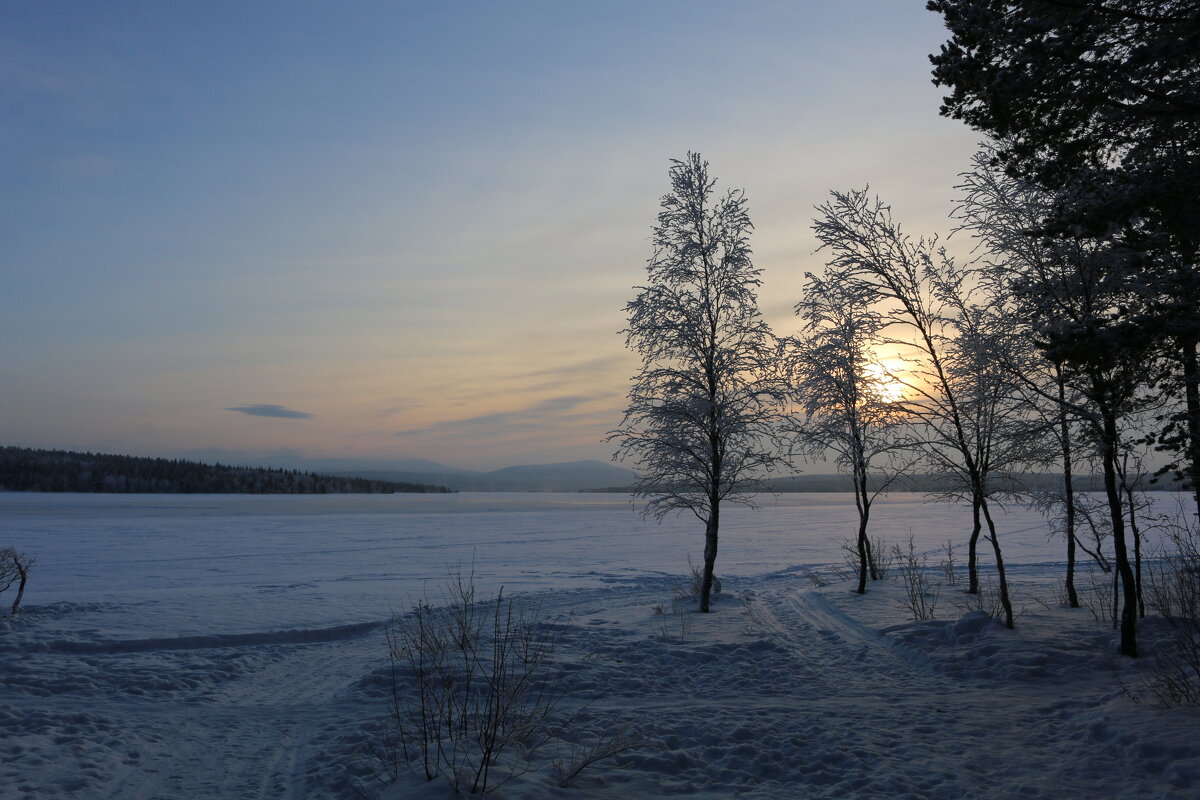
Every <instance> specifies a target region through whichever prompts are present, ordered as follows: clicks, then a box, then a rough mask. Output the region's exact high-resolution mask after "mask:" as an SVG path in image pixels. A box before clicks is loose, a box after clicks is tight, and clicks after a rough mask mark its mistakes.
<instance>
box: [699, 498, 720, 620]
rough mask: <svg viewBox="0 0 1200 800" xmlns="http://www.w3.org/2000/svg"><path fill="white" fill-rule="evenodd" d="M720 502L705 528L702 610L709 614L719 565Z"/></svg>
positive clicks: (715, 505)
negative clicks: (715, 567)
mask: <svg viewBox="0 0 1200 800" xmlns="http://www.w3.org/2000/svg"><path fill="white" fill-rule="evenodd" d="M719 502H720V501H713V503H712V511H711V513H710V514H709V517H708V524H707V525H705V526H704V582H703V583H702V584H701V585H700V610H701V611H702V612H704V613H706V614H707V613H708V601H709V598H710V597H711V596H712V586H713V566H714V565H715V564H716V563H717V526H718V525H719V524H720V506H719Z"/></svg>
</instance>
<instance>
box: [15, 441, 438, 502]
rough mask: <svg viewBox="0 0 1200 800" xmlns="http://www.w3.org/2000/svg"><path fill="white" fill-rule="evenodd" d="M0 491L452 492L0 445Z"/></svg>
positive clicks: (403, 484)
mask: <svg viewBox="0 0 1200 800" xmlns="http://www.w3.org/2000/svg"><path fill="white" fill-rule="evenodd" d="M0 491H18V492H20V491H29V492H113V493H136V494H166V493H170V494H392V493H396V492H421V493H424V492H449V491H451V490H450V489H448V488H446V487H444V486H435V485H429V484H425V483H419V482H415V483H410V482H407V481H383V480H371V479H367V478H361V477H350V476H336V475H318V474H315V473H312V472H300V471H298V470H286V469H267V468H262V467H234V466H227V465H224V464H201V463H199V462H197V461H184V460H180V459H165V458H142V457H139V456H122V455H109V454H103V453H78V452H72V451H68V450H37V449H33V448H28V447H0Z"/></svg>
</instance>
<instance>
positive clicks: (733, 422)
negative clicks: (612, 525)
mask: <svg viewBox="0 0 1200 800" xmlns="http://www.w3.org/2000/svg"><path fill="white" fill-rule="evenodd" d="M669 174H670V180H671V191H670V192H669V193H668V194H666V195H664V196H663V198H662V202H661V208H662V210H661V211H660V212H659V214H658V223H657V224H656V225H655V227H654V231H653V237H652V239H653V244H654V254H653V256H652V257H651V258H650V260H649V262H648V263H647V265H646V273H647V283H646V285H645V286H640V287H637V288H638V294H637V296H636V297H634V299H633V300H631V301H630V302H629V303H628V304H627V305H626V311H627V313H628V315H629V327H628V328H627V329H626V330H625V331H623V332H624V333H625V335H626V343H627V345H628V347H629V348H630V349H632V350H634V351H635V352H637V353H638V354H639V355H640V356H641V358H642V366H641V369H640V370H639V372H638V373H637V375H635V376H634V378H633V386H632V388H631V389H630V392H629V406H628V407H627V409H626V411H625V417H624V420H623V421H622V424H621V427H619V428H618V429H616V430H614V431H612V432H611V433H610V434H609V437H608V438H609V440H610V441H612V440H615V441H617V442H619V447H618V450H617V453H616V455H615V456H614V457H615V458H618V459H626V458H630V459H633V460H634V461H635V464H636V466H635V472H636V473H637V484H636V488H635V497H638V498H646V499H647V500H648V502H647V504H646V506H645V509H644V513H645V514H646V515H647V516H652V517H654V518H656V519H660V520H661V519H662V518H663V517H664V516H666V515H667V514H670V513H673V512H682V511H687V512H690V513H692V514H694V515H695V516H696V518H697V519H699V520H700V521H701V522H702V523H704V575H703V582H702V585H701V590H700V610H701V611H705V612H706V611H708V610H709V598H710V595H711V592H712V585H713V565H714V563H715V562H716V558H717V542H718V531H719V528H720V521H721V506H722V504H723V503H725V502H732V503H741V504H745V505H751V504H752V502H753V498H752V495H751V494H750V493H751V492H753V491H755V490H758V489H761V488H763V485H762V477H763V475H764V474H765V472H767V471H769V470H770V469H771V468H773V467H774V466H775V465H776V464H777V463H779V462H780V457H779V456H778V454H777V453H776V451H775V450H774V448H773V447H772V442H771V439H772V436H773V434H774V433H775V427H776V424H777V422H778V419H779V405H780V402H781V400H782V391H781V388H780V386H781V383H780V381H778V379H777V378H775V377H773V375H774V372H775V370H774V368H773V367H774V364H773V359H774V356H775V346H774V338H773V336H772V335H771V331H770V329H769V328H768V326H767V324H766V322H764V321H763V320H762V317H761V315H760V313H759V311H758V298H757V294H756V292H757V289H758V287H759V285H760V284H761V280H760V279H759V275H760V274H761V270H759V269H757V268H755V267H754V266H753V264H752V263H751V259H750V255H751V251H750V242H749V235H750V231H751V230H752V228H753V226H752V224H751V222H750V216H749V213H748V212H747V208H746V197H745V194H744V193H743V192H742V191H740V190H729V191H727V192H725V193H724V194H723V195H721V196H717V194H716V180H715V179H713V178H710V177H709V174H708V162H706V161H704V160H702V159H701V158H700V155H699V154H697V153H688V155H687V158H686V159H684V160H683V161H675V160H673V161H672V166H671V169H670V173H669Z"/></svg>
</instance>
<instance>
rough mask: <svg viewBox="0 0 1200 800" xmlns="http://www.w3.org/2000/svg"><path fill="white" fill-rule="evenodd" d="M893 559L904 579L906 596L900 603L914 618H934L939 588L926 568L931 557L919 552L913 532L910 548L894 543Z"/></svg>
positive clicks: (910, 536) (909, 540) (909, 543)
mask: <svg viewBox="0 0 1200 800" xmlns="http://www.w3.org/2000/svg"><path fill="white" fill-rule="evenodd" d="M892 559H893V561H894V562H895V563H896V565H897V568H898V570H899V572H900V578H901V580H903V581H904V597H903V598H901V600H900V604H901V605H902V606H904V608H906V609H908V611H909V613H911V614H912V616H913V619H915V620H917V621H918V622H920V621H921V620H927V619H933V614H934V611H935V610H936V609H937V601H938V594H939V590H938V589H937V588H935V587H933V586H932V585H931V584H930V582H929V575H928V574H927V570H926V568H927V567H928V561H929V559H928V558H927V557H926V556H923V555H918V554H917V549H916V545H915V544H914V542H913V537H912V534H909V536H908V549H906V550H902V549H900V545H893V547H892Z"/></svg>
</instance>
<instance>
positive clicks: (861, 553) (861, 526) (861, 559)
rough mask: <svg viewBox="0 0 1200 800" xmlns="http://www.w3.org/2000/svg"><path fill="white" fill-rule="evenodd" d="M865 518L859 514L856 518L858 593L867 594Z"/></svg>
mask: <svg viewBox="0 0 1200 800" xmlns="http://www.w3.org/2000/svg"><path fill="white" fill-rule="evenodd" d="M867 547H868V544H867V518H866V517H865V516H863V514H862V513H861V512H860V513H859V517H858V593H859V594H866V593H867V564H868V558H867Z"/></svg>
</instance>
